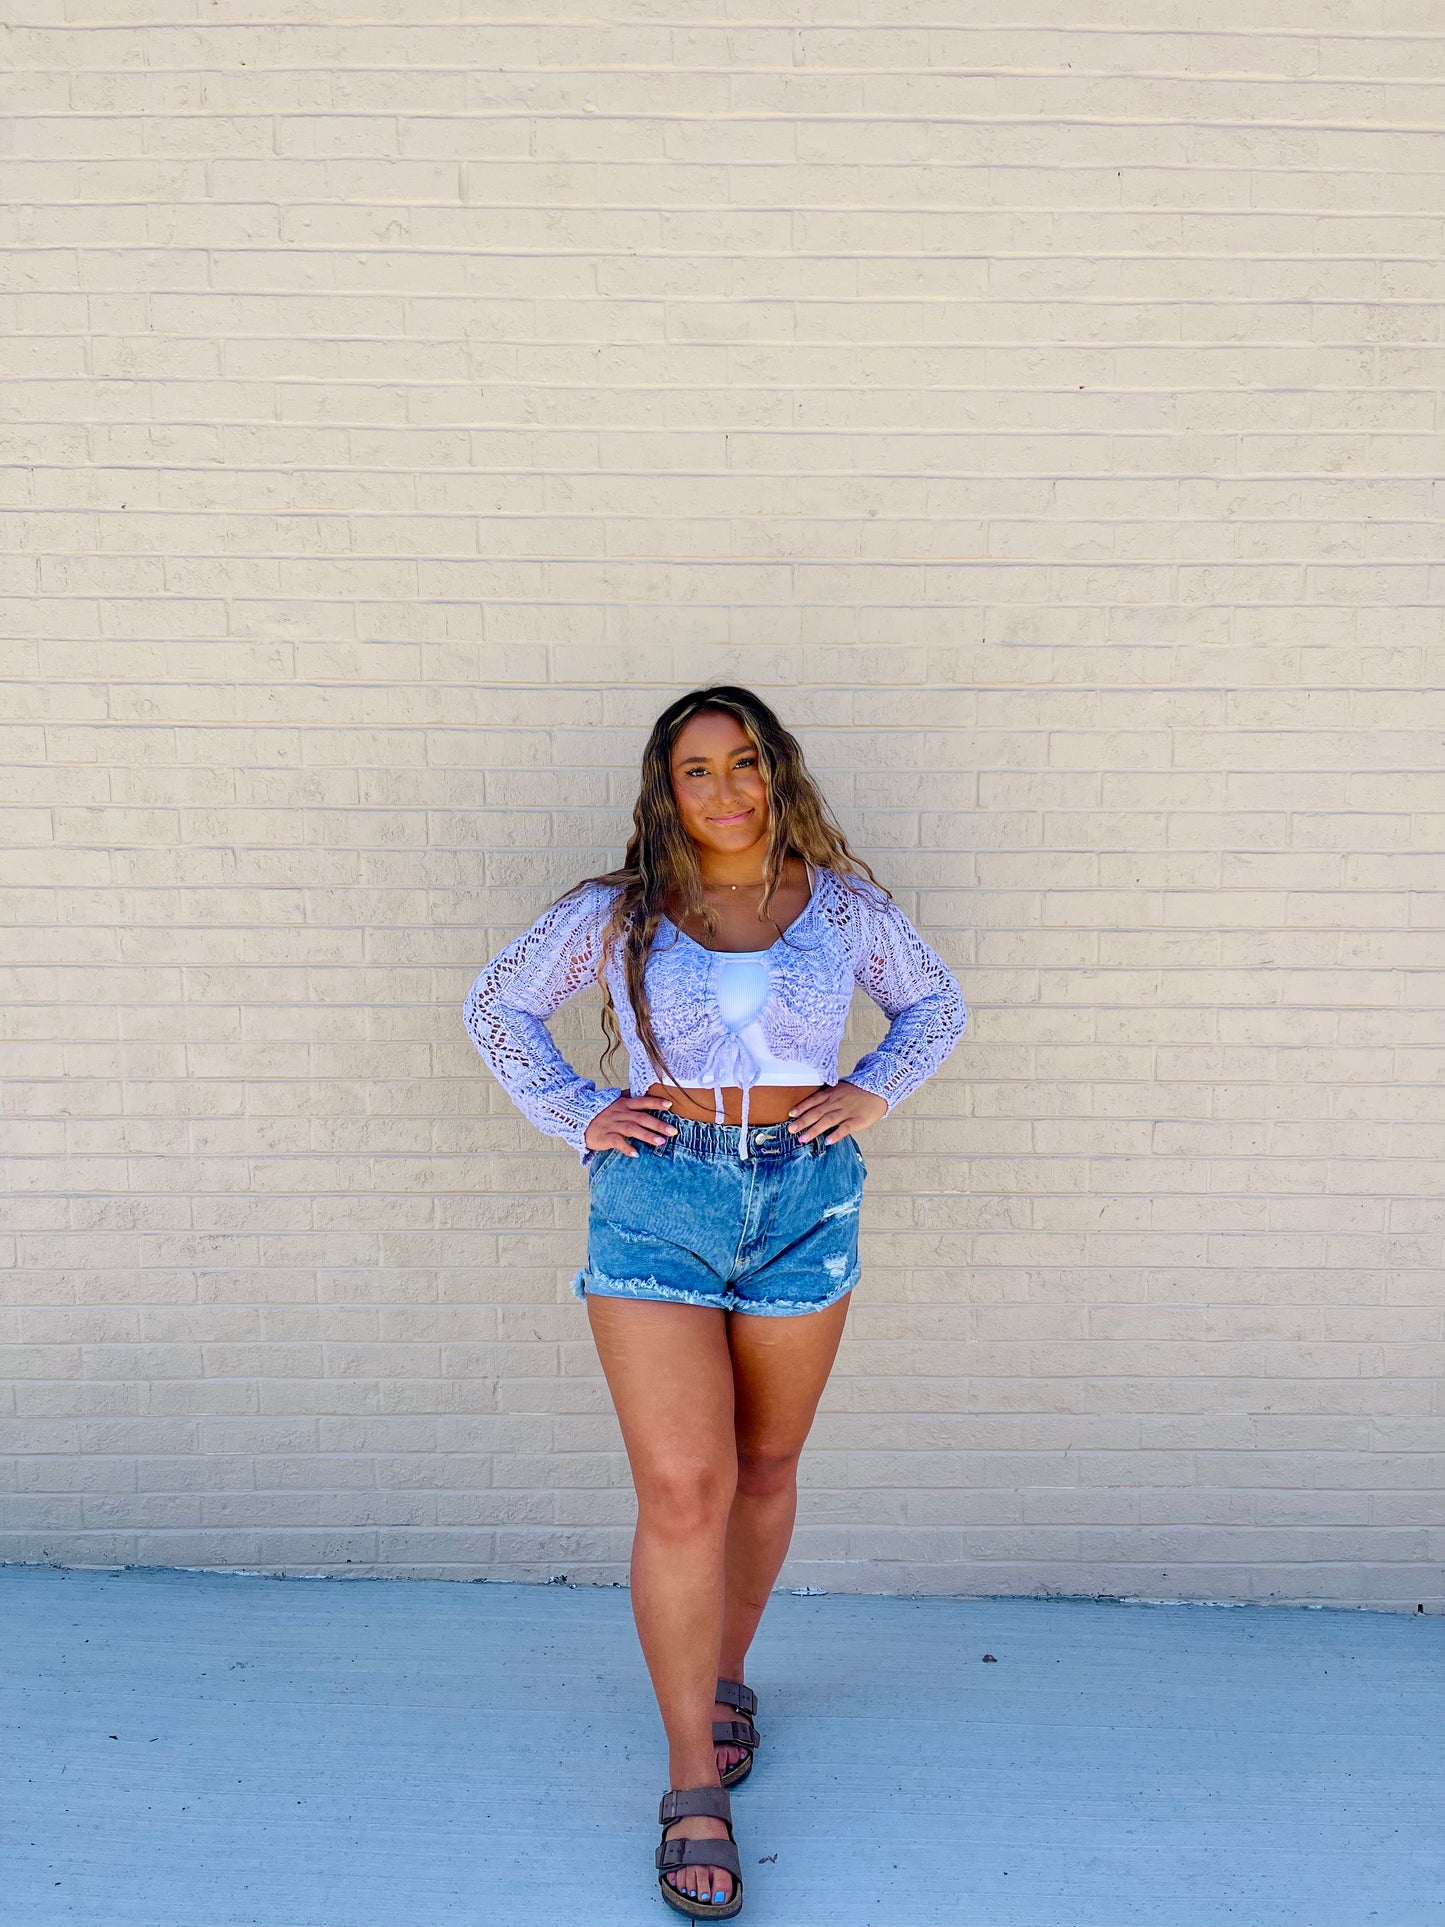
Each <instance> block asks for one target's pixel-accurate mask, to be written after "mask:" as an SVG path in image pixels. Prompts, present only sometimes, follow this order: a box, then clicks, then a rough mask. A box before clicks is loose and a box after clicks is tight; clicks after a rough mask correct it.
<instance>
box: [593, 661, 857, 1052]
mask: <svg viewBox="0 0 1445 1927" xmlns="http://www.w3.org/2000/svg"><path fill="white" fill-rule="evenodd" d="M703 710H720V711H722V712H723V713H724V714H726V715H729V716H734V717H736V718H737V720H738V722H739V723H740V724H741V725H742V728H743V731H744V733H745V734H746V735H747V737H748V739H749V741H750V742H751V743H752V745H753V747H754V748H755V749H756V750H757V752H758V768H759V770H760V771H761V773H762V777H763V782H764V785H765V788H766V793H767V799H768V847H767V854H766V856H765V858H764V861H763V886H764V887H763V895H762V900H761V902H760V903H759V905H758V912H759V915H760V916H763V917H766V915H767V912H768V907H769V905H770V904H771V903H772V900H773V896H774V894H775V892H776V890H777V887H778V885H779V883H780V882H781V881H782V878H783V871H784V866H785V864H786V861H787V859H788V857H789V856H790V855H791V856H799V857H803V858H805V859H806V860H807V861H808V862H810V863H811V864H812V865H813V866H814V868H815V869H829V870H832V871H834V872H835V873H836V874H837V875H838V876H839V877H841V878H843V879H844V881H845V882H846V881H847V879H848V878H849V877H850V876H855V877H856V876H866V877H867V878H868V880H869V882H870V883H872V884H873V885H874V886H875V887H876V888H877V889H879V890H883V894H884V895H885V896H889V895H890V893H889V892H888V891H887V890H884V889H883V885H882V884H881V883H879V882H878V879H877V877H875V876H874V874H873V872H872V870H871V869H870V868H869V866H868V865H867V863H865V862H864V861H863V859H862V858H861V857H858V856H855V855H854V854H853V852H852V850H850V849H849V847H848V839H847V837H846V836H844V834H843V831H842V830H841V829H840V827H839V826H838V824H837V822H836V821H835V820H834V818H833V814H832V812H831V811H830V810H829V808H828V805H827V803H826V802H825V801H824V799H823V795H822V792H821V791H820V790H819V788H818V786H817V784H816V783H815V782H814V781H813V778H812V777H811V776H810V775H809V773H808V767H807V764H806V763H805V762H804V760H803V751H802V746H801V745H800V743H799V742H798V739H797V737H796V736H794V735H793V734H792V732H791V731H790V730H788V729H785V728H784V726H783V724H782V723H781V722H780V721H779V719H778V717H777V715H776V714H775V713H774V711H773V710H772V709H770V708H769V707H768V705H767V704H766V703H765V702H764V701H763V699H762V697H761V696H757V695H754V693H753V692H752V690H750V689H741V688H739V687H738V686H737V684H735V683H713V684H712V685H711V686H710V687H708V688H706V689H694V690H691V691H689V693H688V694H687V695H685V696H679V697H678V698H677V700H676V701H675V702H672V703H669V704H668V706H667V708H666V709H664V710H663V712H662V714H661V715H660V716H659V717H658V719H657V721H656V722H655V723H654V724H653V725H652V733H651V734H650V735H649V737H648V739H647V744H646V747H645V748H644V749H643V752H642V780H641V783H640V786H639V788H638V793H637V801H636V803H635V804H634V805H633V810H632V835H631V837H630V838H629V839H628V844H627V852H626V855H625V856H624V857H623V859H622V862H621V864H620V865H619V867H618V868H617V869H615V870H608V871H607V872H605V873H604V874H603V875H601V876H595V877H583V878H582V879H581V880H580V881H579V882H577V883H575V884H573V885H572V887H571V888H570V889H569V890H565V891H564V892H563V893H562V896H561V897H559V898H557V899H556V901H557V902H559V903H560V902H565V901H566V899H567V898H568V897H571V896H573V895H575V894H576V893H577V892H578V891H579V890H584V889H586V888H587V886H588V885H589V884H594V883H601V884H608V885H613V886H620V887H618V894H617V898H616V900H615V902H614V903H613V905H612V910H611V914H610V915H609V917H608V919H607V923H606V925H605V926H604V928H603V932H602V951H603V957H604V959H607V960H610V959H611V957H612V955H613V951H614V946H616V945H618V944H620V945H621V952H622V974H623V981H624V983H625V984H626V987H627V1001H628V1003H629V1004H630V1006H631V1008H632V1014H633V1017H634V1019H635V1021H636V1024H637V1034H638V1037H639V1038H640V1040H641V1042H642V1045H643V1048H644V1049H645V1050H646V1052H647V1055H648V1058H649V1059H650V1061H651V1062H652V1063H653V1064H655V1065H657V1066H658V1067H659V1069H660V1070H661V1073H662V1076H663V1079H664V1081H665V1082H667V1083H669V1084H672V1085H673V1086H674V1087H675V1088H680V1087H678V1086H677V1080H676V1078H675V1077H674V1076H673V1074H672V1071H671V1069H670V1068H669V1067H668V1064H667V1062H666V1059H665V1058H664V1056H663V1054H662V1051H661V1049H660V1048H659V1046H658V1042H657V1037H656V1034H655V1033H654V1031H653V1028H652V1013H651V1011H650V1009H649V1006H648V1001H647V986H646V971H647V959H648V957H649V955H650V953H651V950H652V945H653V940H654V938H655V937H656V935H657V928H658V924H659V922H660V920H661V918H662V916H663V914H664V907H665V905H666V904H667V903H668V902H669V901H675V902H676V903H677V904H678V905H679V906H680V908H681V909H682V911H683V914H687V913H688V912H691V913H693V914H694V915H696V916H698V917H700V918H701V920H702V924H703V927H704V929H705V930H706V931H707V932H708V933H709V934H710V935H714V934H716V930H717V918H716V916H715V915H714V913H713V912H712V911H711V910H710V909H709V908H708V906H707V905H706V904H705V903H704V902H703V896H702V871H701V869H700V867H699V865H698V859H697V845H696V844H695V843H694V842H693V840H692V838H691V837H690V836H689V835H688V833H687V831H686V830H685V829H684V827H683V824H682V819H681V817H680V816H679V815H678V810H677V802H676V799H675V797H674V795H673V789H672V752H673V746H674V744H675V743H676V741H677V738H678V735H679V732H680V731H681V730H682V728H683V726H684V724H685V723H687V722H688V721H690V719H691V718H692V717H694V716H696V715H698V714H699V713H700V712H702V711H703ZM890 901H891V897H890ZM786 940H787V933H786V932H784V936H783V941H785V942H786ZM598 975H599V979H600V981H601V984H602V1029H603V1034H604V1036H605V1038H606V1049H605V1050H604V1051H603V1053H602V1060H601V1063H602V1066H603V1067H604V1068H605V1066H606V1063H607V1060H608V1058H610V1057H611V1056H612V1054H613V1052H614V1051H615V1050H617V1049H618V1048H619V1047H620V1046H621V1043H622V1034H621V1031H620V1029H619V1026H618V1022H617V1011H616V1008H615V1006H614V1004H613V1001H612V992H611V990H610V988H609V987H608V984H607V979H606V975H605V973H604V972H603V970H602V969H601V968H599V971H598Z"/></svg>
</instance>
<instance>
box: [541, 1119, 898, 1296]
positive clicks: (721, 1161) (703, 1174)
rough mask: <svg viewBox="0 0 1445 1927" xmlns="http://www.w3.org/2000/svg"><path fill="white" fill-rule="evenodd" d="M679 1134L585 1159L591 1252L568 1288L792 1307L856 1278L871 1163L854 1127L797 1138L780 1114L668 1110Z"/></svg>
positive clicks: (580, 1292)
mask: <svg viewBox="0 0 1445 1927" xmlns="http://www.w3.org/2000/svg"><path fill="white" fill-rule="evenodd" d="M670 1122H671V1123H673V1124H674V1125H675V1126H676V1127H677V1136H676V1137H673V1138H669V1139H668V1140H667V1141H666V1143H664V1144H656V1145H654V1144H639V1145H638V1146H637V1156H636V1157H635V1158H633V1157H629V1156H628V1155H627V1153H626V1152H625V1151H619V1150H610V1151H604V1152H602V1153H601V1155H600V1156H598V1157H596V1158H594V1160H593V1162H592V1164H591V1165H589V1167H588V1172H587V1177H588V1185H589V1189H590V1195H591V1205H590V1209H589V1212H588V1217H587V1262H586V1264H585V1265H584V1266H583V1267H582V1269H581V1270H580V1271H579V1272H578V1273H577V1274H576V1276H575V1277H574V1278H573V1280H572V1292H573V1296H574V1297H577V1298H585V1297H586V1295H587V1294H588V1292H593V1293H596V1294H597V1295H598V1296H599V1297H605V1298H653V1299H662V1300H664V1301H665V1302H667V1303H669V1304H677V1305H706V1306H710V1307H712V1308H713V1309H714V1310H717V1311H743V1312H757V1313H759V1314H761V1315H762V1316H764V1317H768V1318H791V1317H795V1316H797V1314H799V1313H800V1312H809V1311H821V1310H822V1309H823V1307H824V1306H825V1305H831V1304H833V1303H835V1301H836V1300H837V1299H839V1298H841V1297H842V1296H843V1294H844V1293H845V1292H849V1291H851V1290H852V1289H853V1287H854V1285H855V1284H857V1282H858V1269H859V1267H858V1211H859V1207H860V1205H861V1204H862V1202H863V1180H864V1178H865V1176H866V1175H867V1169H868V1167H867V1166H866V1165H865V1164H864V1162H863V1157H862V1154H861V1152H860V1151H859V1149H858V1146H857V1144H856V1143H855V1142H854V1140H853V1139H852V1138H851V1137H845V1138H841V1139H840V1140H839V1141H838V1143H837V1144H829V1143H827V1142H826V1139H825V1137H823V1136H819V1137H815V1138H814V1139H813V1140H812V1141H811V1142H810V1143H808V1144H800V1143H799V1142H798V1139H797V1137H796V1136H795V1134H794V1133H793V1132H792V1131H790V1130H789V1129H788V1126H787V1125H786V1124H785V1123H784V1124H765V1125H757V1124H752V1125H749V1127H748V1153H749V1155H748V1156H747V1158H746V1159H741V1158H739V1156H738V1133H739V1131H740V1129H741V1128H742V1127H741V1126H740V1125H737V1124H710V1123H705V1122H703V1121H701V1120H699V1119H697V1118H688V1117H675V1118H672V1119H671V1120H670Z"/></svg>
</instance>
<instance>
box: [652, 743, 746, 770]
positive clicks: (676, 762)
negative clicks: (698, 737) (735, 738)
mask: <svg viewBox="0 0 1445 1927" xmlns="http://www.w3.org/2000/svg"><path fill="white" fill-rule="evenodd" d="M757 749H758V746H757V744H756V743H739V744H738V746H737V748H736V749H730V750H729V751H728V752H727V755H726V756H724V757H723V759H722V760H723V761H724V762H725V763H726V762H728V761H729V760H730V759H731V758H732V757H734V756H755V755H756V754H757ZM711 761H712V758H711V757H710V756H674V757H673V759H672V762H673V767H674V769H686V768H687V766H688V764H689V763H710V762H711Z"/></svg>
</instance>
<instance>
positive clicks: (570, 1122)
mask: <svg viewBox="0 0 1445 1927" xmlns="http://www.w3.org/2000/svg"><path fill="white" fill-rule="evenodd" d="M608 908H609V897H608V892H607V890H606V888H605V886H602V885H599V884H588V885H585V886H584V887H583V888H582V889H580V890H578V891H576V892H574V893H572V894H569V895H568V896H566V897H564V898H563V899H562V901H561V902H560V903H554V904H553V905H552V907H551V909H550V910H546V911H544V912H543V914H542V915H541V916H540V917H539V918H538V919H537V921H536V922H535V923H534V924H533V925H532V927H531V929H530V930H524V931H523V933H522V935H521V936H520V937H517V938H515V939H514V940H513V941H512V942H511V943H509V944H508V945H507V947H506V949H505V950H501V951H499V952H498V953H497V955H496V956H495V957H493V959H492V961H491V962H490V963H489V964H487V965H486V966H485V968H484V969H483V970H482V971H481V973H480V974H479V976H478V977H477V979H476V981H475V983H473V985H472V987H471V989H470V990H469V991H468V993H467V997H466V1002H465V1003H464V1004H463V1005H462V1015H463V1019H464V1021H465V1023H466V1027H467V1031H468V1034H469V1035H470V1037H471V1039H472V1042H473V1043H474V1044H475V1045H476V1047H477V1049H478V1050H479V1051H480V1052H481V1054H482V1056H483V1058H484V1059H485V1060H486V1063H487V1066H488V1068H489V1069H490V1071H491V1073H492V1075H493V1076H494V1077H495V1078H496V1080H497V1082H498V1083H499V1084H500V1085H501V1086H502V1089H503V1090H504V1091H505V1092H506V1093H507V1095H508V1097H510V1098H511V1100H512V1102H513V1103H514V1104H515V1105H516V1107H517V1109H518V1110H519V1111H520V1112H521V1113H522V1115H523V1116H524V1117H526V1118H528V1119H529V1120H530V1121H531V1122H532V1123H533V1124H535V1125H536V1126H537V1129H538V1130H539V1131H545V1132H546V1133H547V1135H548V1136H549V1137H560V1138H564V1139H565V1140H566V1142H567V1143H568V1144H570V1145H571V1146H572V1148H573V1149H574V1150H575V1151H576V1153H577V1156H578V1159H579V1161H580V1162H581V1163H582V1164H583V1165H586V1164H589V1163H590V1162H591V1160H592V1158H593V1157H594V1156H595V1155H596V1153H595V1152H593V1151H591V1150H589V1149H588V1147H587V1143H586V1136H585V1134H586V1130H587V1126H588V1125H589V1124H590V1123H591V1122H592V1120H593V1118H594V1117H596V1116H597V1114H598V1112H599V1111H605V1110H606V1108H607V1106H608V1105H609V1104H611V1103H613V1102H615V1100H616V1099H617V1098H619V1097H621V1096H622V1095H623V1091H622V1088H621V1087H620V1086H619V1085H615V1084H614V1085H611V1086H604V1087H603V1088H601V1089H599V1088H598V1086H597V1085H596V1084H594V1083H593V1082H592V1080H591V1079H590V1078H587V1077H582V1076H580V1075H579V1074H578V1073H577V1072H576V1071H575V1070H573V1068H572V1066H571V1065H570V1064H569V1063H568V1062H567V1059H566V1058H565V1057H564V1056H563V1055H562V1053H561V1051H559V1050H558V1048H557V1046H556V1044H555V1043H553V1041H552V1035H551V1032H550V1031H549V1030H548V1029H547V1026H546V1024H545V1022H544V1021H543V1020H544V1019H545V1018H547V1017H550V1016H551V1015H552V1013H553V1011H555V1010H557V1009H559V1008H560V1007H561V1006H562V1005H563V1004H564V1003H566V1001H567V999H568V998H569V997H575V996H576V994H577V992H578V991H579V990H585V989H586V987H587V985H588V984H591V983H595V982H596V981H597V973H598V969H599V966H600V964H601V961H602V953H601V941H600V940H601V934H602V927H603V925H604V924H605V922H606V920H607V911H608Z"/></svg>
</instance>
